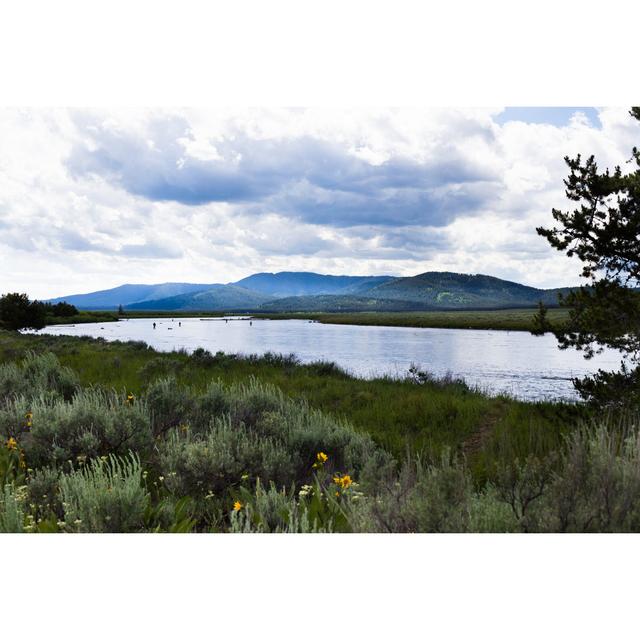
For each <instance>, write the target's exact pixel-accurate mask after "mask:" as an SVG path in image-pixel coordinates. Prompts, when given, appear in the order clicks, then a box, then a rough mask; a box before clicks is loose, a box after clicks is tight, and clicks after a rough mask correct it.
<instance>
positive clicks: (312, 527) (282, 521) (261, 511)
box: [229, 482, 333, 533]
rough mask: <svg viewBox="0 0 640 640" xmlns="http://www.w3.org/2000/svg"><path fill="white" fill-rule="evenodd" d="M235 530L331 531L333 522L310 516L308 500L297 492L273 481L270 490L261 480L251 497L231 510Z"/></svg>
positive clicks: (231, 528)
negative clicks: (319, 522)
mask: <svg viewBox="0 0 640 640" xmlns="http://www.w3.org/2000/svg"><path fill="white" fill-rule="evenodd" d="M229 531H230V532H231V533H330V532H331V531H333V527H332V524H331V522H329V523H327V524H325V525H323V526H321V525H319V524H318V523H317V521H316V520H315V519H313V520H312V519H311V518H310V517H309V510H308V509H307V506H306V504H305V503H304V502H299V501H297V500H296V498H295V494H294V493H292V492H287V491H286V490H285V489H278V488H277V487H276V486H275V485H274V484H273V483H270V485H269V488H268V489H264V487H263V485H262V484H260V483H259V482H258V484H257V486H256V490H255V493H254V494H253V495H252V496H251V500H250V501H247V502H246V503H243V504H242V505H241V507H240V509H239V510H238V511H233V512H232V513H231V518H230V524H229Z"/></svg>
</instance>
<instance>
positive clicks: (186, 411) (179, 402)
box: [146, 377, 193, 437]
mask: <svg viewBox="0 0 640 640" xmlns="http://www.w3.org/2000/svg"><path fill="white" fill-rule="evenodd" d="M146 403H147V407H148V409H149V412H150V414H151V427H152V431H153V435H154V436H155V437H158V436H161V435H162V434H164V433H166V432H167V431H168V430H169V429H172V428H173V427H177V426H179V425H181V424H186V423H187V422H188V421H189V417H190V415H191V412H192V409H193V398H192V395H191V393H190V392H189V390H188V389H187V388H186V387H183V386H179V385H178V383H177V381H176V379H175V378H173V377H168V378H161V379H159V380H155V381H154V382H152V383H151V384H150V385H149V388H148V389H147V394H146Z"/></svg>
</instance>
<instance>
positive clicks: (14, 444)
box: [7, 437, 18, 451]
mask: <svg viewBox="0 0 640 640" xmlns="http://www.w3.org/2000/svg"><path fill="white" fill-rule="evenodd" d="M17 448H18V441H17V440H16V439H15V438H14V437H11V438H9V439H8V440H7V449H9V451H15V450H16V449H17Z"/></svg>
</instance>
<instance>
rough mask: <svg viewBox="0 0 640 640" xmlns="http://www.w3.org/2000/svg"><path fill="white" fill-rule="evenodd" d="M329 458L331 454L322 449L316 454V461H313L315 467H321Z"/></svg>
mask: <svg viewBox="0 0 640 640" xmlns="http://www.w3.org/2000/svg"><path fill="white" fill-rule="evenodd" d="M328 459H329V456H328V455H327V454H326V453H323V452H322V451H320V452H319V453H318V454H316V461H315V462H314V463H313V468H314V469H320V468H321V467H322V465H323V464H324V463H325V462H326V461H327V460H328Z"/></svg>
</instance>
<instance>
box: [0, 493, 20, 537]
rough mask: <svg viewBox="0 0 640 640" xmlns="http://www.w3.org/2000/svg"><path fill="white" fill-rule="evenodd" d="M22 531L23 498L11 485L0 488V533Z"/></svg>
mask: <svg viewBox="0 0 640 640" xmlns="http://www.w3.org/2000/svg"><path fill="white" fill-rule="evenodd" d="M23 531H24V497H23V494H21V493H20V492H19V490H16V489H15V487H14V486H13V485H12V484H5V485H4V487H1V488H0V533H22V532H23Z"/></svg>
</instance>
